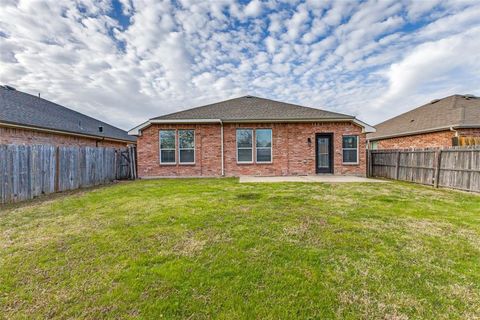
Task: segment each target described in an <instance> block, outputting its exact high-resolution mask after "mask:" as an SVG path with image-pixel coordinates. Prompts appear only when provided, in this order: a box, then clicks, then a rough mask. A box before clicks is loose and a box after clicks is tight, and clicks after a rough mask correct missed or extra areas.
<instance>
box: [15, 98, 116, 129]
mask: <svg viewBox="0 0 480 320" xmlns="http://www.w3.org/2000/svg"><path fill="white" fill-rule="evenodd" d="M6 90H8V89H6ZM8 91H11V92H16V93H20V94H24V95H27V96H30V97H32V98H35V99H40V100H43V101H45V102H47V103H50V104H53V105H55V106H57V107H60V108H62V109H67V110H68V111H70V112H73V113H76V114H78V115H81V116H83V117H86V118H89V119H92V120H95V121H97V122H99V123H102V124H106V125H108V126H110V127H112V128H115V129H118V130H122V131H125V130H123V129H121V128H118V127H116V126H114V125H111V124H109V123H107V122H104V121H102V120H99V119H97V118H94V117H91V116H89V115H86V114H84V113H81V112H79V111H77V110H74V109H71V108H68V107H66V106H62V105H61V104H59V103H56V102H54V101H51V100H47V99H45V98H42V97H38V96H36V95H33V94H31V93H28V92H24V91H20V90H18V89H15V90H8Z"/></svg>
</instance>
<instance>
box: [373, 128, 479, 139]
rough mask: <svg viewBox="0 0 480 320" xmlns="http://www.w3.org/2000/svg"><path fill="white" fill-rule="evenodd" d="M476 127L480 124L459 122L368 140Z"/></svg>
mask: <svg viewBox="0 0 480 320" xmlns="http://www.w3.org/2000/svg"><path fill="white" fill-rule="evenodd" d="M475 128H480V125H461V124H457V125H453V126H446V127H437V128H431V129H427V130H417V131H407V132H401V133H395V134H390V135H384V136H378V137H372V138H369V137H367V141H377V140H384V139H391V138H398V137H405V136H414V135H417V134H422V133H433V132H438V131H446V130H449V131H455V132H456V129H475Z"/></svg>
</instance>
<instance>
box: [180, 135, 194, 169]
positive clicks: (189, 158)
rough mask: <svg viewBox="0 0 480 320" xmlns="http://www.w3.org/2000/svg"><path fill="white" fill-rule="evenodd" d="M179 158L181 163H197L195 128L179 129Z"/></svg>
mask: <svg viewBox="0 0 480 320" xmlns="http://www.w3.org/2000/svg"><path fill="white" fill-rule="evenodd" d="M178 158H179V161H180V163H183V164H188V163H195V130H178Z"/></svg>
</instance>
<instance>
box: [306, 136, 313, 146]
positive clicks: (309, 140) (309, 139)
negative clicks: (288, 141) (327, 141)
mask: <svg viewBox="0 0 480 320" xmlns="http://www.w3.org/2000/svg"><path fill="white" fill-rule="evenodd" d="M307 143H308V146H309V147H310V146H311V145H312V139H311V138H307Z"/></svg>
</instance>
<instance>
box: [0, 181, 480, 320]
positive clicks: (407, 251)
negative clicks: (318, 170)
mask: <svg viewBox="0 0 480 320" xmlns="http://www.w3.org/2000/svg"><path fill="white" fill-rule="evenodd" d="M0 210H1V213H0V318H1V317H4V318H6V319H15V318H18V319H24V318H85V319H102V318H123V319H129V318H130V319H136V318H150V319H152V318H153V319H158V318H162V317H163V318H166V319H209V318H217V319H239V318H240V319H286V318H304V319H313V318H322V319H327V318H338V319H359V318H360V319H362V318H363V319H418V318H430V319H479V318H480V197H479V196H477V195H472V194H467V193H461V192H455V191H450V190H435V189H432V188H429V187H422V186H417V185H410V184H406V183H398V182H394V183H388V184H313V183H305V184H302V183H288V184H238V183H237V180H235V179H198V180H177V179H175V180H174V179H172V180H157V181H139V182H134V183H128V184H119V185H115V186H111V187H106V188H100V189H95V190H90V191H87V192H82V193H79V194H73V195H69V196H65V197H56V198H54V199H52V200H49V201H44V202H34V203H29V204H26V205H20V206H13V207H12V206H10V207H4V208H0Z"/></svg>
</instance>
